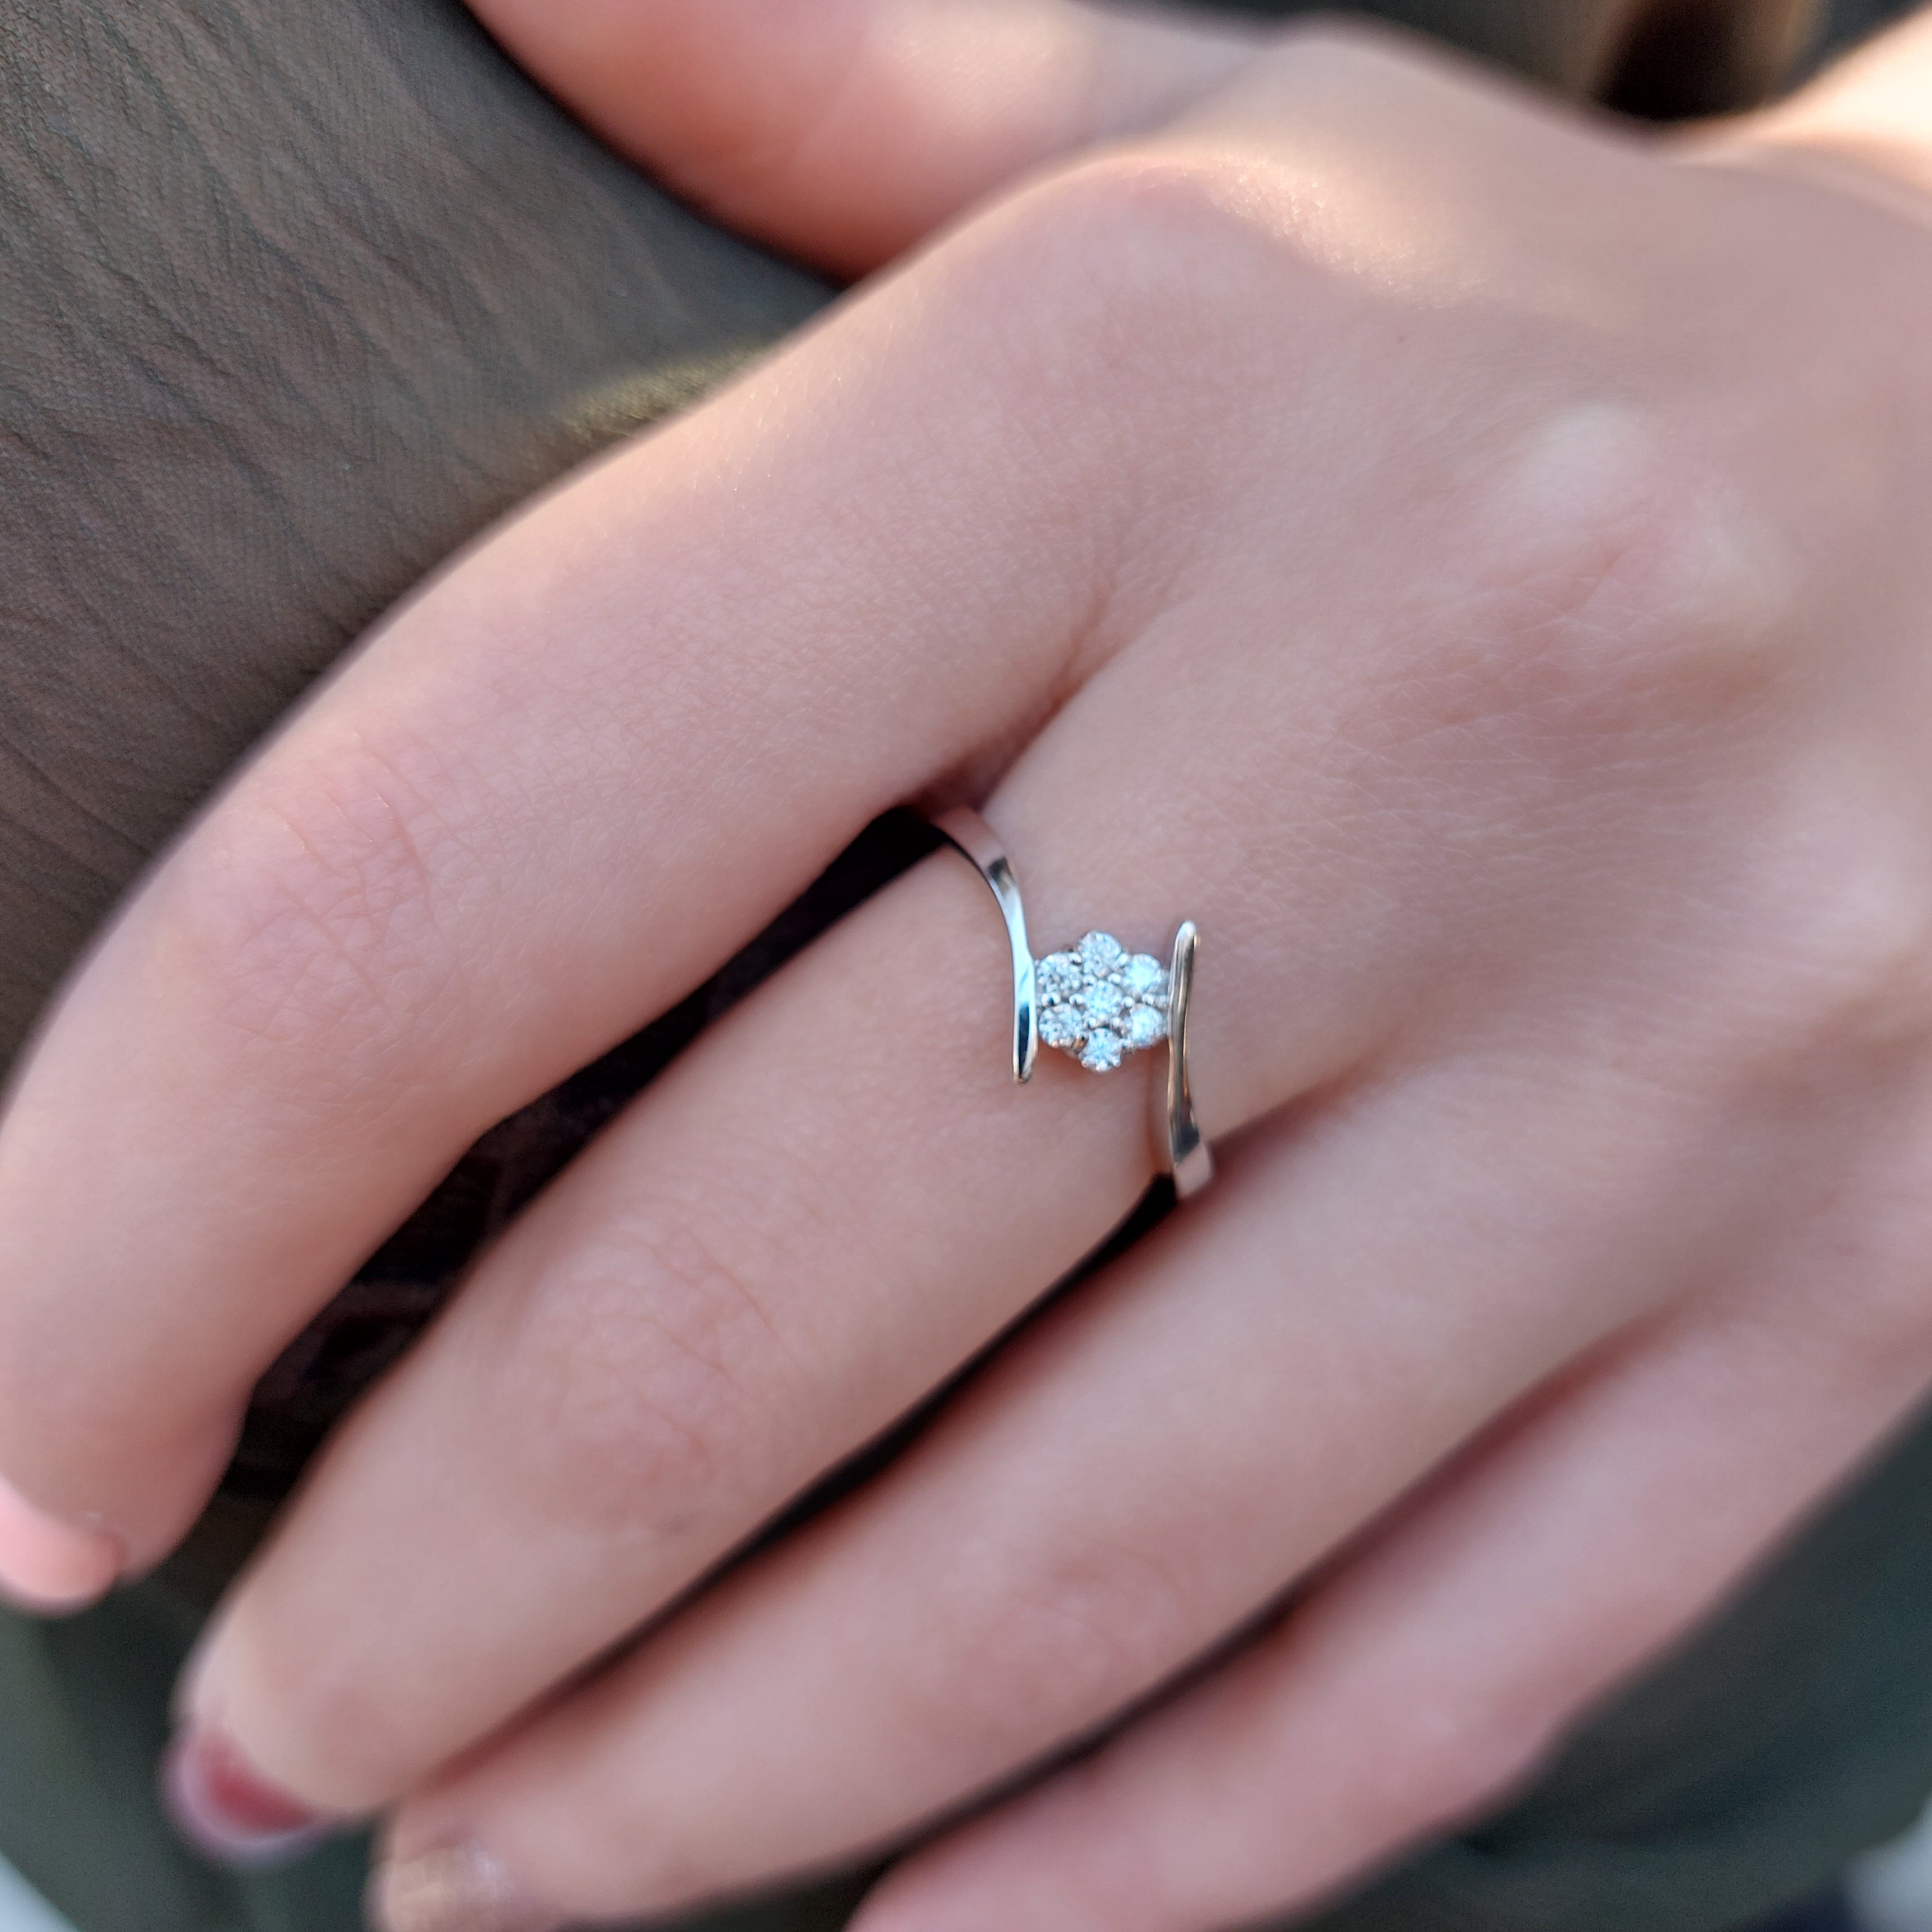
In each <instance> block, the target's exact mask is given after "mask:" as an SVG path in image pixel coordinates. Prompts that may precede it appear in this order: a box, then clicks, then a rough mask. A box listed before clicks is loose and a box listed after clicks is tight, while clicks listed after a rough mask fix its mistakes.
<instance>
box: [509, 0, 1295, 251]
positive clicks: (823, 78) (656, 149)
mask: <svg viewBox="0 0 1932 1932" xmlns="http://www.w3.org/2000/svg"><path fill="white" fill-rule="evenodd" d="M473 3H474V5H475V10H476V12H477V13H478V16H479V17H481V19H482V20H483V21H484V23H485V24H486V25H487V26H488V27H489V28H490V31H492V32H493V33H494V34H496V35H497V36H498V37H499V38H500V39H501V40H502V42H503V43H504V45H505V46H506V47H508V49H509V50H510V51H511V53H513V54H514V55H516V57H517V58H518V59H519V60H520V61H521V62H523V64H524V65H526V66H527V67H528V68H529V70H530V71H531V72H532V74H535V76H536V77H538V79H539V80H541V81H543V82H544V83H545V84H546V85H547V86H549V87H550V89H553V91H554V92H556V94H557V95H559V98H561V99H562V100H563V101H565V102H566V103H567V104H568V105H569V106H570V107H572V108H574V110H576V111H577V113H579V114H580V115H582V116H583V118H584V119H585V120H586V121H588V122H589V124H590V125H591V126H592V127H594V128H595V129H596V130H597V131H598V133H600V134H601V135H603V136H604V138H605V139H607V140H608V141H610V142H611V143H612V144H613V145H614V146H616V148H619V150H621V151H623V152H625V153H626V154H630V155H631V156H633V157H634V158H635V159H637V160H639V161H640V162H642V163H643V164H644V165H645V166H646V167H648V168H650V169H652V170H653V171H654V172H656V173H658V174H659V175H662V176H663V177H664V178H665V179H667V180H668V181H670V182H671V184H673V186H675V187H677V188H679V189H680V190H682V192H684V193H687V194H688V195H690V196H691V198H692V199H694V200H695V201H697V202H699V203H700V205H703V207H705V208H708V209H709V211H711V212H712V213H713V214H715V215H717V216H718V218H719V219H720V220H723V221H725V222H727V223H730V225H731V226H733V227H736V228H738V229H742V230H743V231H744V232H745V233H748V234H753V235H757V236H762V237H763V238H764V239H766V240H768V241H770V242H775V243H776V244H777V245H778V246H779V247H781V248H784V249H787V250H788V251H791V252H793V253H794V254H802V255H804V256H806V257H809V258H810V259H811V260H814V261H817V262H820V263H824V264H825V265H826V266H828V267H830V268H832V269H837V270H839V271H841V272H846V273H849V274H857V273H859V272H862V271H864V270H865V269H871V268H875V267H877V266H878V264H879V263H881V262H883V261H886V260H889V258H890V257H892V256H894V255H895V254H898V253H899V252H900V251H901V250H902V249H904V248H907V247H909V246H910V245H911V244H912V243H913V242H916V241H917V240H919V238H920V237H921V236H924V235H926V233H929V231H931V230H932V229H934V228H936V227H938V226H939V225H940V224H941V223H942V222H944V221H946V220H949V219H950V217H953V215H955V214H958V213H959V211H960V210H961V209H962V208H965V207H967V206H968V205H971V203H972V202H976V201H977V200H979V199H981V198H982V197H983V196H986V195H987V194H989V193H992V191H993V190H995V189H997V188H998V187H1001V186H1003V185H1004V184H1006V183H1007V182H1008V181H1011V180H1012V179H1013V178H1015V177H1016V176H1018V175H1021V174H1022V173H1024V172H1026V171H1027V170H1028V169H1031V168H1033V167H1035V166H1039V165H1040V163H1043V162H1046V161H1048V160H1052V159H1054V158H1055V157H1058V156H1059V155H1062V154H1068V153H1070V152H1072V151H1074V150H1076V149H1078V148H1082V147H1085V146H1088V145H1091V143H1092V142H1095V141H1098V140H1103V139H1108V138H1109V137H1112V136H1118V135H1122V134H1126V133H1132V132H1133V131H1135V130H1138V129H1140V128H1144V127H1151V126H1154V125H1155V124H1157V123H1159V122H1160V121H1162V120H1163V119H1165V118H1166V117H1167V116H1168V115H1170V114H1172V113H1173V112H1175V110H1177V109H1178V108H1179V107H1182V106H1184V105H1185V104H1187V103H1188V102H1190V101H1193V100H1195V99H1197V98H1199V96H1200V95H1202V94H1204V93H1205V92H1208V90H1210V89H1212V88H1213V87H1214V86H1217V85H1218V84H1219V83H1220V81H1222V80H1224V79H1225V78H1226V77H1227V76H1228V75H1229V74H1231V73H1232V72H1233V71H1235V70H1236V69H1237V68H1239V66H1240V65H1241V64H1242V62H1244V61H1245V60H1246V59H1247V58H1248V57H1249V56H1250V54H1251V53H1252V52H1253V51H1254V50H1255V49H1256V48H1257V47H1258V46H1260V45H1261V44H1262V39H1261V36H1260V35H1259V33H1257V32H1256V31H1255V30H1254V29H1253V28H1248V27H1245V26H1242V25H1240V24H1237V23H1233V22H1230V21H1228V20H1214V21H1210V20H1200V19H1191V20H1190V19H1188V18H1187V17H1184V16H1182V15H1181V14H1179V13H1170V14H1163V13H1159V12H1157V11H1156V10H1154V9H1151V8H1142V9H1135V10H1129V9H1126V8H1117V7H1097V6H1089V5H1085V4H1083V0H820V4H815V5H797V4H796V0H473Z"/></svg>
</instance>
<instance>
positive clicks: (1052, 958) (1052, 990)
mask: <svg viewBox="0 0 1932 1932" xmlns="http://www.w3.org/2000/svg"><path fill="white" fill-rule="evenodd" d="M1084 977H1085V974H1082V971H1081V970H1080V960H1079V956H1078V955H1077V954H1075V953H1049V954H1048V955H1047V956H1046V958H1045V959H1043V960H1042V961H1041V962H1040V965H1039V966H1038V967H1037V969H1036V970H1035V972H1034V978H1035V980H1036V981H1037V983H1038V985H1039V987H1040V998H1042V999H1043V1000H1044V1001H1046V1002H1047V1003H1048V1004H1049V1005H1050V1004H1052V1003H1053V1002H1054V1001H1056V1000H1071V999H1074V998H1078V997H1079V992H1080V983H1081V981H1082V979H1083V978H1084Z"/></svg>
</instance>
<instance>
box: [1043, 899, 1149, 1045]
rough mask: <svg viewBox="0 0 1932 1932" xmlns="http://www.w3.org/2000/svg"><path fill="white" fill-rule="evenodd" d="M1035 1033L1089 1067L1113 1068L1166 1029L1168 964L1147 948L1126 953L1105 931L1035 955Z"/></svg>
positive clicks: (1093, 933) (1090, 934)
mask: <svg viewBox="0 0 1932 1932" xmlns="http://www.w3.org/2000/svg"><path fill="white" fill-rule="evenodd" d="M1034 985H1035V986H1036V987H1037V989H1038V992H1039V996H1040V1039H1041V1040H1042V1041H1043V1043H1045V1044H1046V1045H1047V1046H1051V1047H1054V1048H1057V1049H1058V1050H1059V1051H1060V1052H1062V1053H1064V1054H1067V1055H1070V1057H1071V1058H1073V1059H1075V1060H1077V1061H1079V1063H1080V1064H1081V1065H1082V1067H1085V1068H1086V1069H1087V1070H1088V1072H1089V1073H1112V1071H1113V1070H1114V1069H1115V1067H1118V1066H1119V1065H1120V1064H1121V1062H1122V1061H1124V1060H1125V1059H1126V1058H1127V1056H1128V1055H1130V1053H1143V1052H1146V1051H1147V1049H1148V1048H1150V1047H1154V1046H1159V1045H1160V1043H1161V1042H1162V1041H1163V1040H1166V1037H1167V1030H1168V1001H1169V994H1170V992H1171V991H1172V980H1171V979H1170V977H1169V972H1168V969H1167V968H1166V967H1164V966H1163V965H1162V964H1161V963H1160V961H1159V960H1158V959H1155V958H1154V956H1153V954H1151V953H1129V952H1128V950H1127V948H1126V947H1124V946H1123V945H1122V944H1121V942H1120V941H1118V939H1116V938H1115V937H1114V935H1112V933H1110V932H1090V933H1088V935H1087V936H1086V937H1085V938H1084V939H1082V941H1081V942H1080V943H1079V945H1078V946H1075V947H1069V948H1068V949H1067V950H1066V951H1065V952H1064V953H1049V954H1048V955H1047V956H1046V958H1045V959H1040V960H1036V961H1035V962H1034Z"/></svg>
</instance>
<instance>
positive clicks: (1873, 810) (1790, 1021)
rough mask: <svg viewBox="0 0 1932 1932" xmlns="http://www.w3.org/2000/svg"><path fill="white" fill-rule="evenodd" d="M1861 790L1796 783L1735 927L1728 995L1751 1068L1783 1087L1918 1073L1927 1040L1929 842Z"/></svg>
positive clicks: (1931, 1025) (1836, 779) (1931, 906)
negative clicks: (1739, 938)
mask: <svg viewBox="0 0 1932 1932" xmlns="http://www.w3.org/2000/svg"><path fill="white" fill-rule="evenodd" d="M1820 778H1824V779H1825V780H1826V782H1824V783H1823V784H1820V783H1819V782H1818V780H1819V779H1820ZM1857 790H1858V781H1857V778H1856V775H1855V774H1853V773H1851V772H1838V773H1836V774H1835V776H1834V775H1827V774H1824V773H1814V775H1813V777H1812V779H1811V781H1809V782H1807V783H1806V784H1804V785H1802V787H1799V790H1798V792H1797V794H1796V796H1795V797H1794V799H1793V800H1792V801H1791V802H1790V805H1788V806H1787V811H1788V813H1789V815H1790V818H1791V819H1792V820H1793V821H1794V822H1793V823H1792V824H1791V825H1790V827H1789V828H1788V829H1787V830H1786V831H1785V832H1784V833H1783V835H1781V836H1773V837H1771V838H1767V839H1766V841H1764V844H1765V845H1766V847H1767V849H1768V856H1766V859H1764V860H1763V865H1762V876H1760V877H1759V878H1757V879H1756V880H1754V881H1753V882H1752V885H1751V889H1750V897H1749V901H1748V910H1747V912H1746V914H1745V916H1744V918H1743V919H1741V921H1740V922H1739V923H1740V926H1741V927H1742V929H1743V931H1744V932H1745V935H1747V938H1746V943H1745V946H1744V947H1743V949H1742V959H1741V961H1740V964H1739V968H1738V969H1737V971H1736V974H1735V975H1734V976H1733V983H1732V984H1731V985H1730V986H1728V987H1727V989H1726V990H1727V995H1728V1001H1729V1004H1730V1009H1731V1010H1732V1011H1733V1013H1735V1014H1736V1015H1737V1016H1739V1029H1740V1032H1741V1036H1742V1046H1743V1048H1744V1054H1745V1060H1746V1062H1747V1065H1748V1067H1749V1068H1750V1069H1751V1070H1752V1071H1753V1072H1754V1073H1759V1072H1761V1071H1762V1070H1764V1069H1765V1068H1766V1067H1769V1068H1770V1069H1771V1070H1772V1073H1773V1075H1774V1077H1775V1078H1776V1079H1778V1080H1779V1081H1781V1082H1784V1081H1786V1080H1787V1079H1790V1077H1791V1076H1793V1073H1794V1072H1796V1071H1798V1070H1803V1069H1806V1068H1814V1069H1817V1070H1818V1071H1819V1072H1820V1074H1821V1075H1822V1076H1823V1078H1825V1079H1827V1080H1830V1081H1836V1080H1837V1079H1841V1078H1842V1076H1843V1074H1844V1073H1846V1071H1847V1070H1855V1069H1857V1068H1858V1067H1861V1066H1862V1067H1867V1069H1868V1070H1869V1071H1870V1073H1872V1074H1873V1076H1875V1077H1885V1076H1903V1077H1905V1078H1907V1079H1916V1077H1917V1070H1918V1069H1920V1068H1921V1067H1923V1065H1924V1061H1925V1060H1926V1058H1927V1052H1928V1049H1932V839H1928V838H1927V837H1926V836H1925V835H1924V834H1923V832H1921V830H1920V829H1918V828H1917V827H1915V826H1912V825H1910V824H1909V823H1906V821H1905V820H1904V818H1903V815H1902V814H1894V812H1892V811H1889V810H1888V809H1885V808H1883V807H1882V806H1873V805H1870V803H1868V802H1860V801H1859V800H1858V798H1857V796H1856V793H1857ZM1802 1084H1803V1083H1802V1076H1801V1085H1802Z"/></svg>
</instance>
